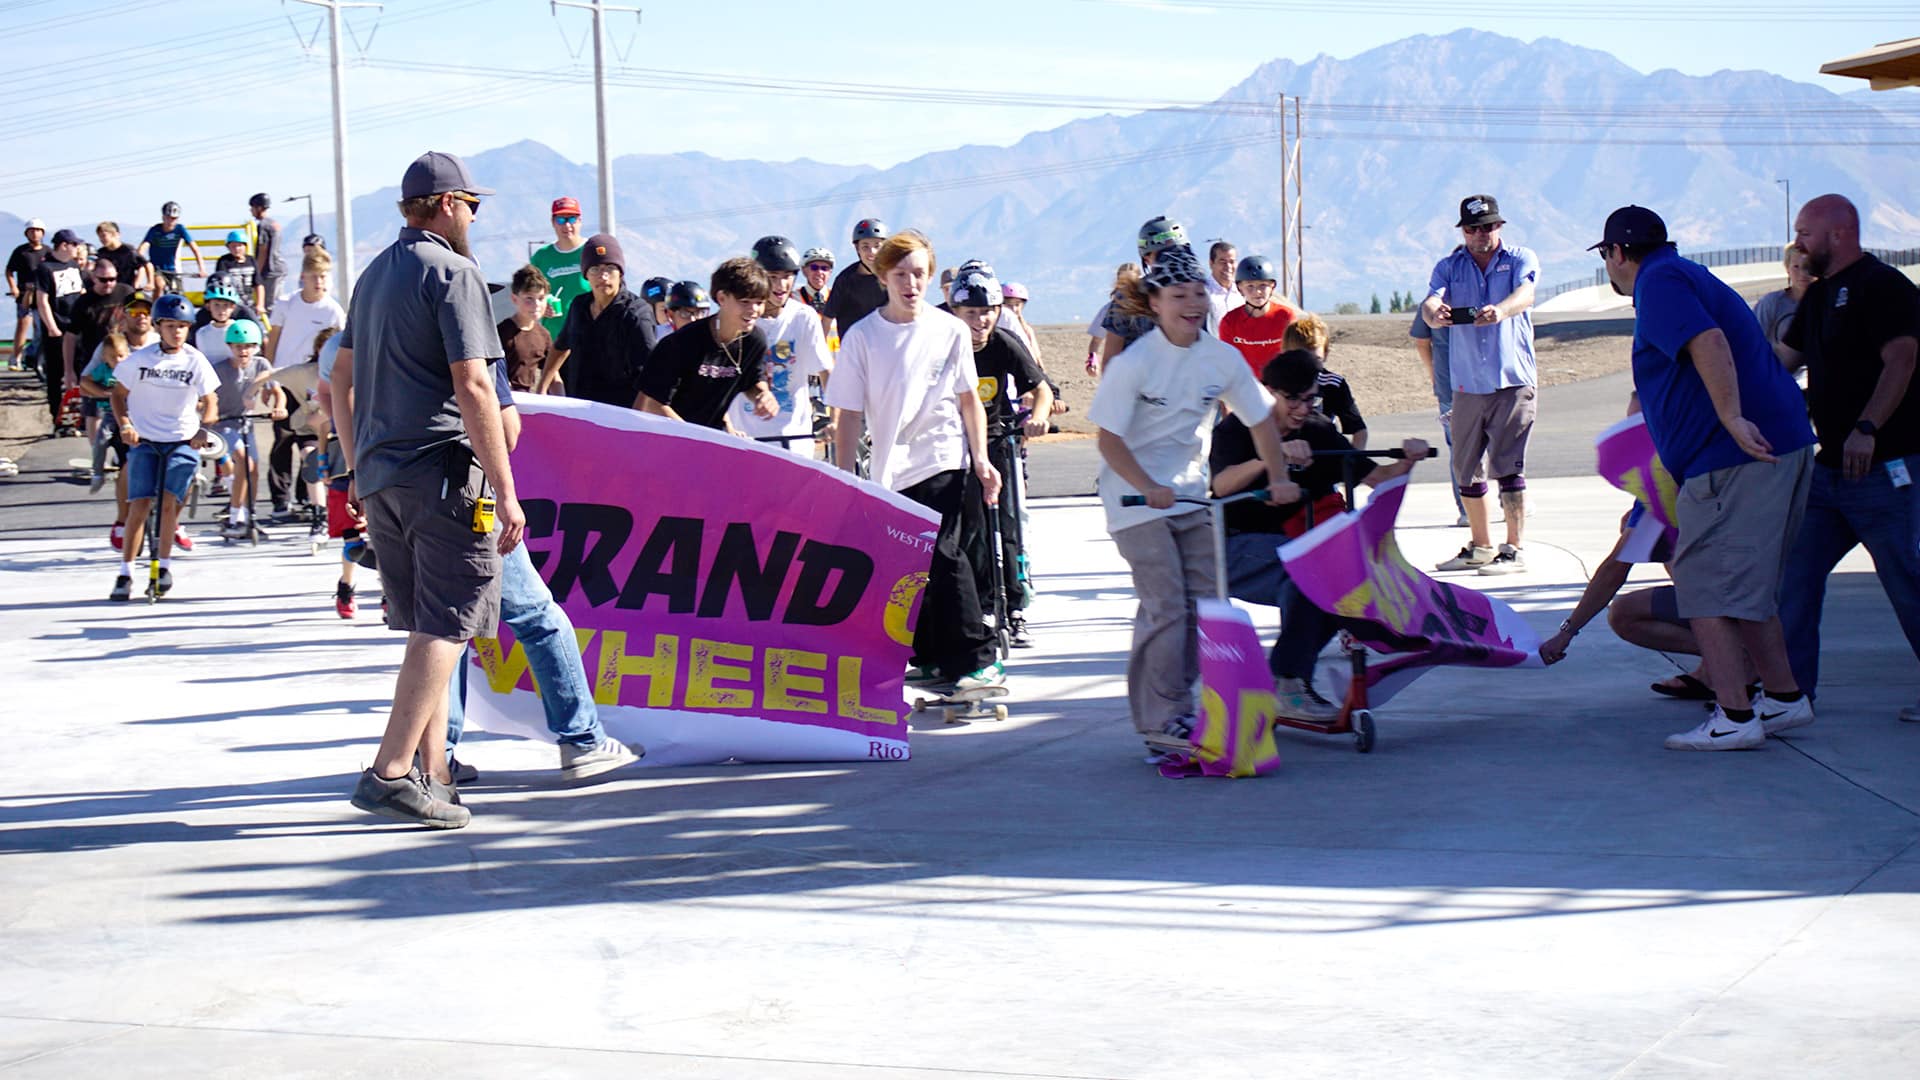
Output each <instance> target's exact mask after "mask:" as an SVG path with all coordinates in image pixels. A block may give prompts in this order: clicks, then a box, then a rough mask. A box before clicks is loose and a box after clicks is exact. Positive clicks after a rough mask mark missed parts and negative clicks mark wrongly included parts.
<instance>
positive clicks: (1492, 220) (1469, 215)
mask: <svg viewBox="0 0 1920 1080" xmlns="http://www.w3.org/2000/svg"><path fill="white" fill-rule="evenodd" d="M1506 223H1507V219H1506V218H1503V217H1501V216H1500V203H1499V201H1498V200H1496V199H1495V198H1494V197H1493V196H1491V195H1469V196H1467V197H1466V198H1464V199H1461V200H1460V223H1459V224H1458V225H1455V226H1454V228H1456V229H1464V228H1466V227H1467V226H1469V225H1505V224H1506Z"/></svg>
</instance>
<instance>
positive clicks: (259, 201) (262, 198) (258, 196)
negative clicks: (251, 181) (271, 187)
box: [247, 191, 273, 210]
mask: <svg viewBox="0 0 1920 1080" xmlns="http://www.w3.org/2000/svg"><path fill="white" fill-rule="evenodd" d="M247 205H248V206H257V207H259V208H260V209H262V210H266V209H268V208H270V207H272V206H273V200H272V199H269V198H267V193H266V192H264V191H260V192H255V193H254V196H253V198H251V199H248V200H247Z"/></svg>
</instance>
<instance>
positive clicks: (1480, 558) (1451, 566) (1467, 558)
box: [1434, 544, 1495, 570]
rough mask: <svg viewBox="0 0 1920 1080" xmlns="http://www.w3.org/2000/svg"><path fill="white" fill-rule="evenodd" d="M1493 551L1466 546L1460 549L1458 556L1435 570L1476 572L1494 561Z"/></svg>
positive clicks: (1488, 548) (1470, 545)
mask: <svg viewBox="0 0 1920 1080" xmlns="http://www.w3.org/2000/svg"><path fill="white" fill-rule="evenodd" d="M1494 554H1495V553H1494V550H1493V549H1492V548H1490V547H1474V546H1473V545H1472V544H1468V545H1467V546H1466V547H1463V548H1461V549H1460V554H1458V555H1455V556H1454V557H1453V558H1451V559H1448V560H1447V561H1446V562H1443V563H1440V564H1439V565H1437V566H1435V567H1434V569H1435V570H1478V569H1480V568H1481V567H1483V566H1485V565H1487V564H1488V563H1491V562H1492V561H1493V560H1494Z"/></svg>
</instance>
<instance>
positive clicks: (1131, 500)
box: [1120, 488, 1267, 506]
mask: <svg viewBox="0 0 1920 1080" xmlns="http://www.w3.org/2000/svg"><path fill="white" fill-rule="evenodd" d="M1244 499H1259V500H1260V501H1261V502H1265V501H1266V500H1267V489H1266V488H1254V489H1253V490H1251V491H1241V492H1236V493H1235V494H1232V495H1228V496H1227V497H1225V498H1222V499H1202V498H1198V497H1196V496H1193V495H1176V496H1174V498H1173V501H1174V502H1176V503H1188V504H1191V505H1193V506H1213V505H1215V504H1219V505H1222V506H1224V505H1226V504H1227V503H1237V502H1240V501H1242V500H1244ZM1120 505H1121V506H1145V505H1147V497H1146V496H1145V495H1122V496H1120Z"/></svg>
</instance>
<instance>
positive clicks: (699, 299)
mask: <svg viewBox="0 0 1920 1080" xmlns="http://www.w3.org/2000/svg"><path fill="white" fill-rule="evenodd" d="M706 306H707V290H705V289H703V288H701V287H700V283H699V282H697V281H676V282H674V283H673V288H671V289H668V290H667V310H668V311H674V310H678V309H681V308H704V307H706Z"/></svg>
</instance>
